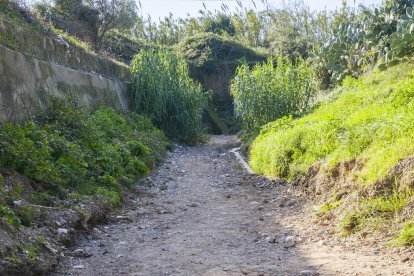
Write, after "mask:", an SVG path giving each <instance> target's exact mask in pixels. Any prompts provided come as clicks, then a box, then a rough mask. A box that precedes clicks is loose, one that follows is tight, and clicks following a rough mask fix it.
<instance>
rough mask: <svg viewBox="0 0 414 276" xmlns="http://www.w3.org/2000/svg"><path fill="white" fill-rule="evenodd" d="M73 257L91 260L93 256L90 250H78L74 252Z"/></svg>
mask: <svg viewBox="0 0 414 276" xmlns="http://www.w3.org/2000/svg"><path fill="white" fill-rule="evenodd" d="M70 255H71V256H72V257H83V258H89V257H91V256H92V253H91V252H90V251H88V250H85V249H82V248H78V249H75V250H73V251H72V253H71V254H70Z"/></svg>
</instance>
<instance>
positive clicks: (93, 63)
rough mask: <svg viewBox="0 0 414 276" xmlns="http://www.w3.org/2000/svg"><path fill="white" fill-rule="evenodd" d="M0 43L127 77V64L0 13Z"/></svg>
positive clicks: (80, 67)
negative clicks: (17, 23) (12, 19)
mask: <svg viewBox="0 0 414 276" xmlns="http://www.w3.org/2000/svg"><path fill="white" fill-rule="evenodd" d="M0 44H3V45H4V46H6V47H8V48H10V49H13V50H16V51H19V52H22V53H24V54H26V55H28V56H31V57H34V58H37V59H40V60H43V61H48V62H51V63H56V64H60V65H63V66H66V67H69V68H72V69H76V70H81V71H85V72H96V73H97V74H100V75H103V76H105V77H108V78H115V79H118V80H122V81H129V80H130V79H131V76H130V72H129V68H128V66H126V65H124V64H121V63H118V62H115V61H112V60H109V59H105V58H101V57H99V56H97V55H95V54H92V53H88V52H86V51H85V50H84V49H82V48H78V47H73V46H68V45H67V44H66V43H65V42H64V41H62V40H61V39H60V38H59V37H57V36H47V35H43V34H42V33H40V32H38V31H34V30H31V29H28V28H25V27H22V26H19V25H16V24H15V23H14V22H11V21H9V20H7V19H5V18H3V17H1V16H0Z"/></svg>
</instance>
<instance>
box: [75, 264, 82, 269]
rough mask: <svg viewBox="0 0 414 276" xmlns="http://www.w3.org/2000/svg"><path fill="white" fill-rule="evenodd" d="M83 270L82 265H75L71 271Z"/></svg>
mask: <svg viewBox="0 0 414 276" xmlns="http://www.w3.org/2000/svg"><path fill="white" fill-rule="evenodd" d="M84 268H85V266H84V265H75V266H74V267H73V269H84Z"/></svg>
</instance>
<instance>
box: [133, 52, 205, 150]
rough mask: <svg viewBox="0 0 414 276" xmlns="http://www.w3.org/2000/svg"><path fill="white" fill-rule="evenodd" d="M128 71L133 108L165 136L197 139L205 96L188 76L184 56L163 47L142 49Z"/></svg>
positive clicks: (200, 128) (200, 132) (191, 141)
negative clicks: (130, 76)
mask: <svg viewBox="0 0 414 276" xmlns="http://www.w3.org/2000/svg"><path fill="white" fill-rule="evenodd" d="M131 70H132V73H133V81H134V86H133V102H134V110H135V111H136V112H138V113H141V114H144V115H147V116H148V117H150V118H151V120H152V121H153V122H154V123H155V125H156V126H158V127H159V128H161V129H162V130H163V131H164V132H165V133H166V134H167V135H168V136H169V137H171V138H174V139H177V140H180V141H183V142H187V143H195V142H197V141H198V140H199V139H200V137H202V134H203V127H202V122H201V116H202V112H203V109H204V108H205V107H206V106H207V95H206V93H204V92H203V90H202V88H201V86H200V85H197V84H195V83H194V82H193V80H192V79H191V78H190V77H189V75H188V66H187V64H186V63H185V61H184V59H183V58H182V57H181V56H179V55H178V54H176V53H174V52H172V51H170V50H167V49H164V48H159V49H155V48H152V49H148V50H142V51H141V52H140V53H139V54H138V55H136V56H135V58H134V60H133V62H132V69H131Z"/></svg>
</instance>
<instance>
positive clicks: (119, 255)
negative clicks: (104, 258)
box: [115, 254, 124, 259]
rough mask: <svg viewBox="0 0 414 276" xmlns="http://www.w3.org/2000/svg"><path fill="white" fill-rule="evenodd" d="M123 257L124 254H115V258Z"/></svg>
mask: <svg viewBox="0 0 414 276" xmlns="http://www.w3.org/2000/svg"><path fill="white" fill-rule="evenodd" d="M123 257H124V255H122V254H118V255H116V257H115V259H120V258H123Z"/></svg>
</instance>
